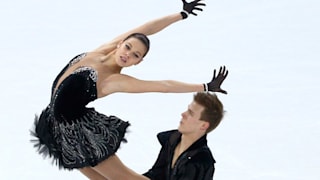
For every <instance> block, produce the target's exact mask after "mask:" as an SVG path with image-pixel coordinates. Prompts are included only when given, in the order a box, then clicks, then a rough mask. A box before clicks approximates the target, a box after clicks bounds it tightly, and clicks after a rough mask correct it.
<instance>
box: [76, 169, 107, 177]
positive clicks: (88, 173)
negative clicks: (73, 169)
mask: <svg viewBox="0 0 320 180" xmlns="http://www.w3.org/2000/svg"><path fill="white" fill-rule="evenodd" d="M79 171H80V172H81V173H82V174H84V175H85V176H87V177H88V178H89V179H90V180H108V179H107V178H105V177H104V176H102V175H101V174H99V173H98V172H97V171H95V170H94V169H92V168H91V167H85V168H81V169H79Z"/></svg>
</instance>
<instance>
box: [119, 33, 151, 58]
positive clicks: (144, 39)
mask: <svg viewBox="0 0 320 180" xmlns="http://www.w3.org/2000/svg"><path fill="white" fill-rule="evenodd" d="M129 38H136V39H138V40H140V41H141V42H142V43H143V44H144V45H145V46H146V53H144V55H143V57H144V56H146V55H147V53H148V51H149V49H150V40H149V38H148V37H147V36H146V35H145V34H142V33H132V34H130V35H129V36H127V37H126V38H125V39H124V41H125V40H127V39H129Z"/></svg>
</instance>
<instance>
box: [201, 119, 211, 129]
mask: <svg viewBox="0 0 320 180" xmlns="http://www.w3.org/2000/svg"><path fill="white" fill-rule="evenodd" d="M209 125H210V124H209V122H207V121H202V124H201V126H200V129H201V130H204V131H206V130H207V129H208V128H209Z"/></svg>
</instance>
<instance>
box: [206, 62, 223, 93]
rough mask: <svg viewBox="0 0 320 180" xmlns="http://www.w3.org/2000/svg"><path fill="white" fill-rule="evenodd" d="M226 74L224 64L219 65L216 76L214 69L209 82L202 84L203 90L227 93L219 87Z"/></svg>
mask: <svg viewBox="0 0 320 180" xmlns="http://www.w3.org/2000/svg"><path fill="white" fill-rule="evenodd" d="M227 76H228V70H226V67H225V66H223V67H220V69H219V73H218V76H217V77H216V70H214V71H213V78H212V80H211V81H210V82H209V83H205V84H203V86H204V91H206V92H207V91H212V92H220V93H223V94H227V91H225V90H223V89H221V87H220V86H221V84H222V83H223V81H224V79H226V77H227Z"/></svg>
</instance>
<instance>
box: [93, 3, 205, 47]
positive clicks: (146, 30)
mask: <svg viewBox="0 0 320 180" xmlns="http://www.w3.org/2000/svg"><path fill="white" fill-rule="evenodd" d="M199 1H200V0H194V1H192V2H190V3H187V2H186V1H182V2H183V10H182V11H181V12H177V13H174V14H170V15H166V16H163V17H161V18H157V19H154V20H151V21H148V22H146V23H144V24H142V25H140V26H138V27H136V28H133V29H131V30H129V31H127V32H125V33H123V34H121V35H119V36H117V37H116V38H114V39H113V40H112V41H111V42H108V43H106V44H104V45H102V46H100V47H99V48H98V49H96V50H95V51H101V50H104V49H106V48H107V49H108V48H110V47H116V46H117V45H118V44H119V43H120V42H121V41H122V40H123V39H125V38H126V37H127V36H129V35H130V34H132V33H142V34H145V35H147V36H148V35H152V34H155V33H158V32H160V31H161V30H163V29H165V28H166V27H168V26H170V25H171V24H173V23H175V22H178V21H180V20H182V19H185V18H186V17H188V14H193V15H197V14H195V13H194V11H202V9H201V8H199V6H205V4H204V3H200V2H199Z"/></svg>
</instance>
